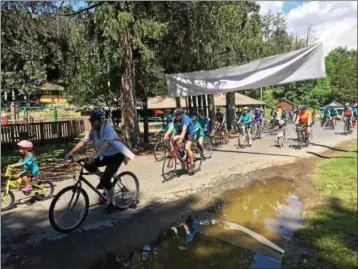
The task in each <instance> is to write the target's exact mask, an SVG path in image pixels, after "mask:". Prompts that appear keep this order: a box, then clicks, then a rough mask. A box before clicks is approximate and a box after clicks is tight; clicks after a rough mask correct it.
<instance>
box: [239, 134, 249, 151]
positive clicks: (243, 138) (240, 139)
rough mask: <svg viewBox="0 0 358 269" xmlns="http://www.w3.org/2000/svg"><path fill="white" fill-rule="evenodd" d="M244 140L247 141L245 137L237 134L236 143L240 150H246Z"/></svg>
mask: <svg viewBox="0 0 358 269" xmlns="http://www.w3.org/2000/svg"><path fill="white" fill-rule="evenodd" d="M246 140H247V139H246V136H244V135H242V134H239V138H238V142H239V147H240V148H246V146H247V143H246V142H247V141H246Z"/></svg>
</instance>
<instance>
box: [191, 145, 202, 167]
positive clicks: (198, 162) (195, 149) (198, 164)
mask: <svg viewBox="0 0 358 269" xmlns="http://www.w3.org/2000/svg"><path fill="white" fill-rule="evenodd" d="M191 151H192V152H193V154H194V163H195V170H194V173H195V172H198V171H199V170H200V168H201V164H202V162H203V159H202V158H201V151H200V149H199V148H198V147H197V146H192V147H191Z"/></svg>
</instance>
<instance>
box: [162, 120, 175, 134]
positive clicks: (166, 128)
mask: <svg viewBox="0 0 358 269" xmlns="http://www.w3.org/2000/svg"><path fill="white" fill-rule="evenodd" d="M172 125H173V123H172V122H169V123H168V124H164V123H163V124H162V126H161V127H160V130H161V131H165V132H168V130H169V128H170V127H171V126H172ZM172 134H176V131H175V128H174V129H173V130H172Z"/></svg>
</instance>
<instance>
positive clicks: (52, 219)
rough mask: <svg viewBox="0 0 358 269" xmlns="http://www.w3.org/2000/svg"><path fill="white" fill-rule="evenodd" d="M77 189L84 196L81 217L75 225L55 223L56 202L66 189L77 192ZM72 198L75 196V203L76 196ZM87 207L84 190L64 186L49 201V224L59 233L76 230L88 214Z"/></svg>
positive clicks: (87, 201) (87, 200) (87, 202)
mask: <svg viewBox="0 0 358 269" xmlns="http://www.w3.org/2000/svg"><path fill="white" fill-rule="evenodd" d="M78 190H79V191H80V194H82V195H83V196H84V201H85V212H84V214H83V216H82V218H81V219H80V220H79V221H78V222H77V223H76V224H75V225H73V226H72V227H70V228H63V227H61V226H60V225H59V224H58V223H57V221H56V219H55V206H56V203H57V201H58V200H59V198H60V197H61V196H62V195H63V194H64V193H66V192H68V191H71V192H77V191H78ZM74 195H76V194H75V193H74ZM74 198H75V203H77V201H78V197H77V198H76V197H74ZM88 208H89V199H88V195H87V193H86V191H85V190H83V189H79V188H77V187H76V186H68V187H66V188H63V189H62V190H61V191H60V192H59V193H57V195H56V196H55V197H54V199H53V200H52V202H51V205H50V209H49V220H50V224H51V226H52V228H54V229H55V230H56V231H58V232H60V233H71V232H73V231H75V230H77V229H78V228H79V227H80V226H81V225H82V223H83V222H84V221H85V219H86V218H87V215H88Z"/></svg>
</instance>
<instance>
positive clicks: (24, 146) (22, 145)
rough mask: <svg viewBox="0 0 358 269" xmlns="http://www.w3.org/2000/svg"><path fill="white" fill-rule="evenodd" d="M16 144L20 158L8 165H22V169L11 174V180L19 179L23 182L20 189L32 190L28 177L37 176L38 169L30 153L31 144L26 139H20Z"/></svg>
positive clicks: (13, 166)
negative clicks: (23, 184) (23, 185)
mask: <svg viewBox="0 0 358 269" xmlns="http://www.w3.org/2000/svg"><path fill="white" fill-rule="evenodd" d="M17 146H18V147H19V153H20V156H21V159H20V160H19V162H18V163H16V164H12V165H9V167H12V168H15V167H21V166H23V167H24V170H23V171H22V172H21V173H19V174H16V175H13V176H12V177H11V180H16V179H19V180H21V182H24V183H25V187H24V188H23V189H22V191H25V192H28V191H31V190H32V186H31V184H30V178H31V177H35V176H37V175H38V174H39V172H40V170H39V167H38V165H37V163H36V162H35V159H34V156H33V155H32V150H33V147H34V146H33V144H32V143H31V142H30V141H28V140H22V141H20V142H19V143H17Z"/></svg>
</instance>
